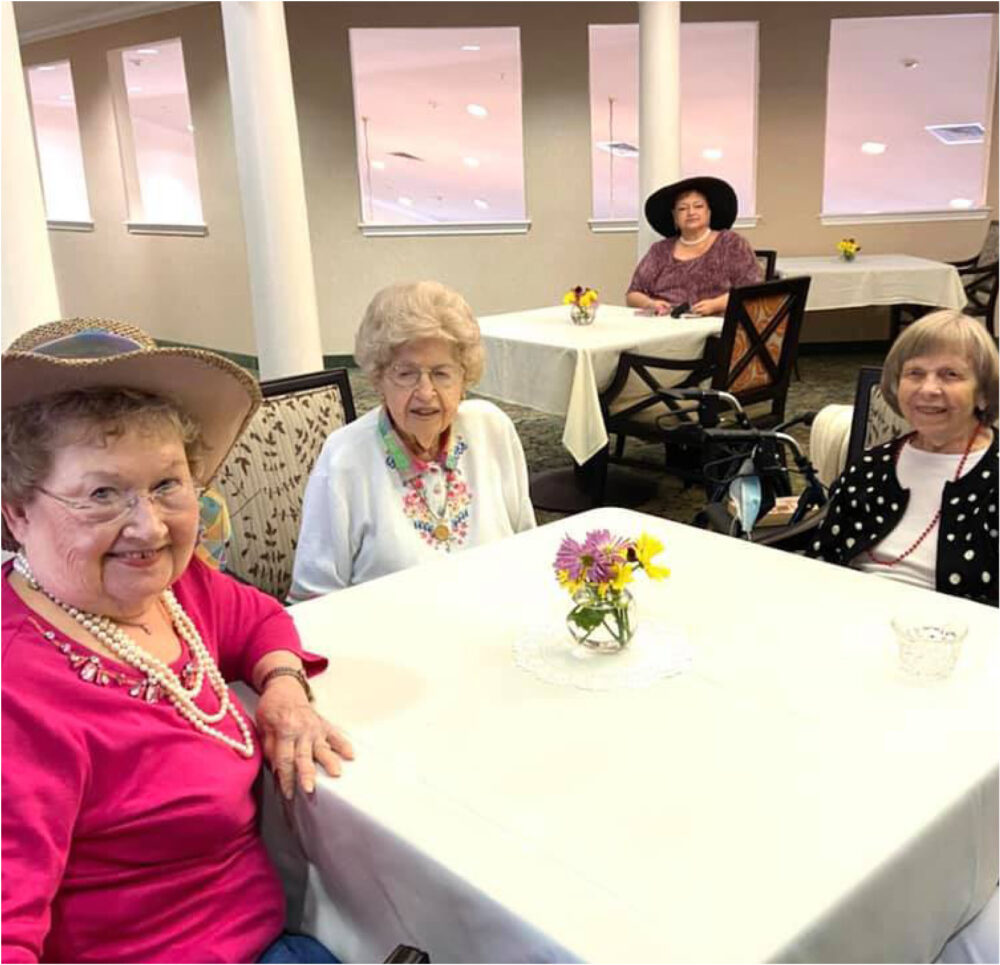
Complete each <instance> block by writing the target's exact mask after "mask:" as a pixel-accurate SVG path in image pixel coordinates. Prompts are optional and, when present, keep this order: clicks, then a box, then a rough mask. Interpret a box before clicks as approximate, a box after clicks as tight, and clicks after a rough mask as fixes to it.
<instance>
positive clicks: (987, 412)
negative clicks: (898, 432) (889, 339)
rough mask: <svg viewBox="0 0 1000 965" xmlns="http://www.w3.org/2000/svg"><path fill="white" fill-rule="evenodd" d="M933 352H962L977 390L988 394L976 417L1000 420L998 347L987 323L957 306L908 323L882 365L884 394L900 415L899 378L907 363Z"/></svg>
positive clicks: (990, 421) (987, 422) (978, 408)
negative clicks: (998, 414)
mask: <svg viewBox="0 0 1000 965" xmlns="http://www.w3.org/2000/svg"><path fill="white" fill-rule="evenodd" d="M933 352H951V353H953V354H955V355H960V356H961V357H962V358H964V359H965V360H966V361H967V362H968V363H969V367H970V368H971V369H972V374H973V377H974V378H975V380H976V394H977V395H980V394H981V395H982V396H983V397H984V398H985V400H986V401H985V405H984V406H983V407H982V408H980V407H978V406H977V408H976V418H977V419H978V420H979V421H980V422H981V423H982V424H983V425H986V426H989V425H992V424H993V423H994V422H996V420H997V411H998V406H997V347H996V345H995V344H994V342H993V339H992V338H991V337H990V334H989V333H988V332H987V331H986V327H985V326H984V325H983V324H982V323H981V322H979V321H977V320H976V319H974V318H970V317H969V316H968V315H963V314H962V312H959V311H956V310H955V309H950V308H949V309H944V310H943V311H940V312H931V314H930V315H925V316H924V317H923V318H921V319H919V320H918V321H916V322H914V323H913V324H912V325H909V326H907V328H906V329H905V331H904V332H903V334H902V335H900V336H899V338H898V339H896V341H895V342H894V343H893V346H892V348H891V349H889V354H888V355H887V356H886V357H885V365H884V366H883V368H882V385H881V388H882V394H883V395H884V396H885V400H886V402H888V403H889V405H890V406H891V407H892V410H893V412H895V413H896V414H897V415H900V416H901V415H902V414H903V413H902V412H901V411H900V409H899V396H898V395H897V390H898V388H899V380H900V378H901V377H902V374H903V366H904V365H905V364H906V363H907V362H908V361H909V360H910V359H912V358H918V357H919V356H922V355H929V354H931V353H933Z"/></svg>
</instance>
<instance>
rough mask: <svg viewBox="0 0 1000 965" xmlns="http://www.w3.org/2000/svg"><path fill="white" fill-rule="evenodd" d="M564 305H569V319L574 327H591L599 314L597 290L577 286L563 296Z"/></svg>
mask: <svg viewBox="0 0 1000 965" xmlns="http://www.w3.org/2000/svg"><path fill="white" fill-rule="evenodd" d="M563 304H564V305H569V306H570V309H569V317H570V319H571V321H572V322H573V324H574V325H589V324H590V323H591V322H592V321H593V320H594V316H595V315H596V314H597V305H598V301H597V289H595V288H586V287H584V286H583V285H577V286H576V288H571V289H570V290H569V291H568V292H566V294H565V295H563Z"/></svg>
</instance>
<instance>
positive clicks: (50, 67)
mask: <svg viewBox="0 0 1000 965" xmlns="http://www.w3.org/2000/svg"><path fill="white" fill-rule="evenodd" d="M31 69H32V70H55V69H56V65H55V64H44V65H43V66H42V67H32V68H31Z"/></svg>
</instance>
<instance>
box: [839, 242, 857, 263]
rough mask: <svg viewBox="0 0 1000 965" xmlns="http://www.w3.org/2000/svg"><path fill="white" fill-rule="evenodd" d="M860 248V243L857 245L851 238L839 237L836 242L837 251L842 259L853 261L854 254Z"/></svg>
mask: <svg viewBox="0 0 1000 965" xmlns="http://www.w3.org/2000/svg"><path fill="white" fill-rule="evenodd" d="M860 250H861V245H859V244H858V243H857V242H856V241H855V240H854V239H853V238H841V239H840V241H838V242H837V251H839V252H840V257H841V258H843V259H844V261H854V256H855V255H857V253H858V252H859V251H860Z"/></svg>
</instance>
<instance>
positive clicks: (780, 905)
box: [290, 508, 1000, 962]
mask: <svg viewBox="0 0 1000 965" xmlns="http://www.w3.org/2000/svg"><path fill="white" fill-rule="evenodd" d="M605 526H606V527H610V528H611V529H612V531H614V532H616V533H620V534H623V535H630V536H635V535H638V533H639V532H640V530H642V529H646V530H648V531H649V532H651V533H653V534H654V535H657V536H658V537H659V538H660V539H662V541H663V542H664V543H665V545H666V551H665V553H664V554H663V562H664V563H666V564H667V565H669V566H671V567H672V569H673V575H672V577H671V578H670V579H668V580H666V581H665V582H663V583H650V582H648V581H646V580H645V578H644V577H643V576H642V575H641V574H640V575H638V576H637V580H636V583H635V585H634V588H635V594H636V598H637V602H638V609H639V615H640V623H642V622H646V623H648V624H650V625H659V626H666V627H675V628H681V629H682V630H683V631H684V632H685V633H686V635H687V637H688V639H689V641H690V643H691V645H692V647H693V651H694V656H693V664H692V667H691V669H690V670H689V671H688V672H686V673H683V674H681V675H679V676H674V677H669V678H667V679H663V680H660V681H658V682H657V683H655V684H652V685H651V686H649V687H648V688H647V689H641V690H634V689H631V690H624V691H615V692H609V693H595V692H592V691H584V690H579V689H575V688H573V687H566V686H563V687H560V686H556V685H553V684H547V683H544V682H542V681H541V680H539V679H538V678H537V677H535V676H533V675H531V674H529V673H526V672H525V671H523V670H520V669H518V668H517V667H516V666H515V665H514V661H513V659H512V654H511V648H512V645H513V644H514V642H515V641H516V640H518V639H519V638H520V637H521V635H523V634H525V633H533V632H538V631H539V629H540V628H541V629H542V630H543V631H544V630H545V629H547V628H550V627H552V626H553V625H558V624H560V623H561V621H562V620H563V618H564V615H565V613H566V611H567V609H568V603H569V600H568V597H567V596H566V594H565V593H564V592H563V591H562V590H560V589H559V588H558V586H557V585H556V584H555V581H554V579H553V577H552V571H551V561H552V558H553V556H554V553H555V550H556V546H557V544H558V542H559V540H560V539H561V537H562V536H563V534H564V533H566V532H570V533H571V534H572V535H574V536H583V535H584V534H585V533H586V532H587V531H588V530H590V529H593V528H597V527H605ZM928 602H929V603H931V604H932V605H933V606H934V607H935V609H936V611H937V612H940V613H941V614H955V615H958V616H960V617H961V618H962V619H964V620H965V621H966V622H967V623H968V624H969V627H970V632H969V636H968V638H967V639H966V641H965V645H964V649H963V651H962V655H961V659H960V661H959V664H958V666H957V668H956V671H955V673H954V675H953V676H952V677H951V678H950V679H949V680H947V681H945V682H943V683H939V684H935V685H931V686H923V687H921V686H915V685H912V684H908V683H906V682H905V681H904V680H903V679H901V678H900V677H899V676H898V671H897V670H896V666H895V659H894V653H893V648H892V646H891V641H890V630H889V620H890V618H891V616H892V615H893V614H895V613H897V612H901V611H905V610H908V609H910V608H912V607H914V606H917V605H920V604H925V603H928ZM290 612H291V613H292V615H293V617H294V618H295V621H296V624H297V625H298V627H299V629H300V631H301V633H302V635H303V638H304V641H305V643H306V645H307V646H308V647H309V648H310V649H313V650H319V651H321V652H323V653H325V654H327V655H328V656H329V657H330V659H331V668H330V670H329V671H328V672H327V673H326V674H324V675H323V676H321V677H319V678H316V679H315V681H314V687H315V689H316V691H317V694H318V702H319V706H320V707H321V708H322V710H323V711H324V713H326V714H328V715H329V716H330V717H331V718H332V719H334V720H336V721H337V722H339V723H341V724H342V725H344V726H345V727H346V728H347V729H348V730H349V732H350V733H351V734H352V735H353V737H354V739H355V741H356V744H357V748H358V758H357V760H356V761H355V762H354V763H353V764H350V765H348V766H347V767H346V768H345V774H344V776H343V777H342V778H341V779H340V780H338V781H333V780H330V779H328V778H326V777H323V778H321V779H320V782H319V786H318V789H317V794H316V796H315V798H314V799H313V800H311V801H309V800H303V799H299V800H298V801H297V804H296V807H295V814H296V817H297V820H298V822H299V826H300V829H301V832H302V836H303V840H304V843H305V849H306V851H307V853H308V855H309V857H310V859H311V861H312V862H313V867H312V870H311V874H312V882H311V887H310V888H309V890H308V894H307V900H306V917H305V921H304V926H305V928H306V930H308V931H311V932H312V933H314V934H316V935H317V936H318V937H319V938H320V939H321V940H323V941H325V942H326V943H327V944H328V945H330V947H332V948H333V949H335V950H336V951H338V952H339V953H340V954H341V955H343V956H345V958H346V960H348V961H378V960H381V959H382V958H383V957H384V956H385V955H386V954H388V952H389V951H390V950H391V949H392V948H393V947H394V946H395V944H396V943H397V942H408V943H410V944H414V945H417V946H420V947H423V948H425V949H427V950H428V951H429V952H430V955H431V958H432V960H433V961H439V962H443V961H450V962H489V961H508V962H521V961H554V960H574V959H583V960H587V961H593V962H605V961H606V962H612V961H613V962H619V961H626V962H706V961H716V962H717V961H741V962H764V961H811V962H818V961H897V962H920V961H924V962H926V961H929V960H931V959H932V958H933V957H934V955H935V954H936V953H937V952H938V951H939V949H940V948H941V946H942V944H943V943H944V941H945V940H946V939H947V938H948V936H949V935H950V934H951V933H952V932H953V931H954V930H955V929H957V928H958V927H959V926H960V925H962V924H963V923H964V921H966V920H967V919H968V918H970V917H971V916H972V915H973V914H974V913H975V911H976V910H977V909H978V908H979V907H980V906H981V905H982V904H983V902H984V901H985V900H986V898H987V896H988V895H989V894H990V892H991V891H992V890H993V888H994V887H995V883H996V880H997V853H998V840H997V828H998V809H997V779H998V767H997V759H998V749H997V748H998V741H997V738H998V722H997V715H996V693H997V685H998V682H1000V681H998V677H1000V672H998V671H1000V659H998V657H1000V651H998V647H997V640H998V633H997V631H998V629H1000V626H998V624H1000V618H998V612H997V611H996V610H995V609H992V608H988V607H984V606H980V605H978V604H972V603H966V602H964V601H960V600H955V599H953V598H948V597H943V596H937V595H934V594H931V593H929V592H927V591H921V590H917V589H914V588H911V587H905V586H902V585H899V584H895V583H892V582H890V581H888V580H884V579H881V578H879V577H876V576H870V575H865V574H861V573H856V572H853V571H849V570H845V569H838V568H835V567H833V566H830V565H828V564H824V563H819V562H815V561H810V560H805V559H802V558H799V557H795V556H792V555H788V554H783V553H780V552H778V551H776V550H770V549H766V548H763V547H759V546H752V545H750V544H746V543H742V542H739V541H737V540H733V539H728V538H726V537H722V536H717V535H713V534H708V533H705V532H702V531H699V530H695V529H693V528H691V527H686V526H681V525H678V524H674V523H670V522H667V521H664V520H661V519H657V518H654V517H649V516H643V515H640V514H637V513H633V512H629V511H627V510H621V509H614V508H607V509H601V510H594V511H592V512H590V513H586V514H583V515H580V516H577V517H573V518H570V519H567V520H562V521H560V522H558V523H553V524H551V525H549V526H545V527H541V528H539V529H537V530H534V531H532V532H530V533H524V534H521V535H519V536H516V537H513V538H511V539H508V540H505V541H503V542H501V543H497V544H493V545H491V546H486V547H482V548H479V549H475V550H471V551H468V552H464V553H461V554H458V555H456V556H454V557H451V558H448V559H444V560H442V561H440V562H438V563H434V564H431V565H428V566H423V567H417V568H414V569H411V570H407V571H404V572H401V573H397V574H393V575H392V576H388V577H385V578H383V579H380V580H376V581H373V582H371V583H367V584H364V585H362V586H358V587H354V588H352V589H349V590H345V591H342V592H339V593H336V594H333V595H331V596H329V597H327V598H325V599H319V600H315V601H311V602H309V603H304V604H300V605H298V606H295V607H293V608H292V609H291V611H290ZM639 632H640V633H642V629H641V625H640V630H639ZM609 659H614V658H609Z"/></svg>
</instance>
